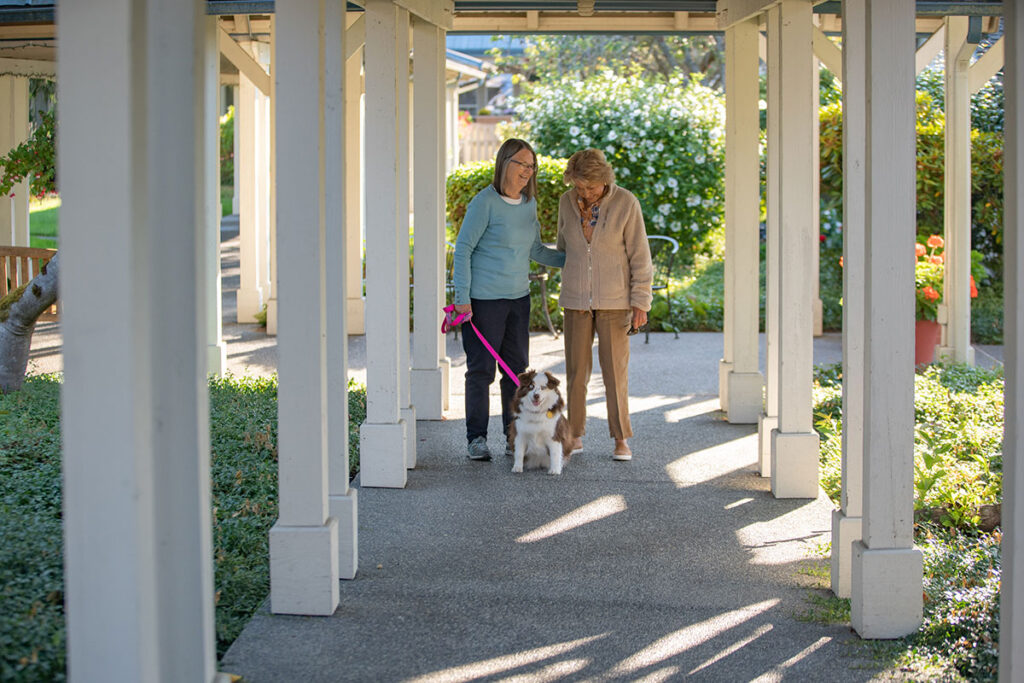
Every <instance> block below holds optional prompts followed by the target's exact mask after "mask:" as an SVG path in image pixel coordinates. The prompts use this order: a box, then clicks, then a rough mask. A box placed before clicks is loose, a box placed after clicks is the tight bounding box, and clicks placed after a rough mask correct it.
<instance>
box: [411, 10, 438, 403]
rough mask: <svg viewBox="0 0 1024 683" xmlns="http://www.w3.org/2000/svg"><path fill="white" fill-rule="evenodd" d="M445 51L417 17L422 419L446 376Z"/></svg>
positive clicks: (415, 397)
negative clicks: (443, 320)
mask: <svg viewBox="0 0 1024 683" xmlns="http://www.w3.org/2000/svg"><path fill="white" fill-rule="evenodd" d="M444 53H445V52H444V32H443V31H442V30H441V29H439V28H438V27H436V26H434V25H433V24H430V23H427V22H425V21H423V20H422V19H418V18H417V19H415V20H414V21H413V57H414V59H415V63H414V65H413V69H414V81H413V83H414V90H413V98H414V101H413V111H414V112H415V114H414V119H413V125H414V129H413V130H414V133H413V140H414V144H415V152H414V155H413V159H414V164H415V166H414V173H415V178H416V181H415V183H414V186H413V191H414V192H415V195H414V198H413V208H414V211H415V216H416V218H415V222H414V225H415V234H414V240H415V247H414V249H415V253H414V256H413V264H414V268H415V272H414V273H413V282H415V283H416V285H415V287H416V289H415V292H414V298H415V315H414V319H413V343H414V345H415V346H414V347H413V352H412V401H413V404H414V405H415V406H416V415H417V417H419V418H420V419H421V420H440V419H441V413H442V408H443V406H442V404H443V398H444V396H443V394H444V388H445V381H444V380H445V379H446V373H445V372H444V371H443V370H442V368H441V359H442V358H443V357H444V356H445V348H444V339H443V337H442V335H441V329H440V325H439V322H438V321H439V320H440V311H441V307H442V306H443V305H444V148H443V145H444V138H443V137H442V136H441V135H439V134H438V133H439V132H440V131H441V130H442V127H443V126H444V118H443V117H444V99H443V94H444Z"/></svg>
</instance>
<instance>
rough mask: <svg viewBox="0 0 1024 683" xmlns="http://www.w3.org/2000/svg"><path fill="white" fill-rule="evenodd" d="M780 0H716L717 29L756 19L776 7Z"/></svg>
mask: <svg viewBox="0 0 1024 683" xmlns="http://www.w3.org/2000/svg"><path fill="white" fill-rule="evenodd" d="M779 2H780V0H718V6H717V11H716V12H715V15H716V20H717V22H718V28H719V29H722V30H724V29H727V28H729V27H730V26H732V25H733V24H736V23H739V22H741V21H745V20H747V19H750V18H751V17H756V16H757V15H759V14H763V13H764V12H767V11H768V10H769V9H771V8H772V7H774V6H776V5H778V4H779Z"/></svg>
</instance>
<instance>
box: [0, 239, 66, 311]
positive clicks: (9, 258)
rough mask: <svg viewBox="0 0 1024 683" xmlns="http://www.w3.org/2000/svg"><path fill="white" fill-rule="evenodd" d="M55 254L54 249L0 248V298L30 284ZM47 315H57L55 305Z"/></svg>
mask: <svg viewBox="0 0 1024 683" xmlns="http://www.w3.org/2000/svg"><path fill="white" fill-rule="evenodd" d="M56 253H57V250H56V249H36V248H32V247H0V298H2V297H4V296H7V293H8V292H10V291H11V290H14V289H17V288H18V287H21V286H22V285H26V284H28V283H29V282H31V280H32V278H34V277H35V276H36V275H38V274H39V272H40V271H41V270H42V268H43V266H45V265H46V264H47V263H49V262H50V259H52V258H53V255H54V254H56ZM49 313H53V314H56V313H57V306H56V304H54V305H53V306H52V307H50V310H49Z"/></svg>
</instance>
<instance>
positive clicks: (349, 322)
mask: <svg viewBox="0 0 1024 683" xmlns="http://www.w3.org/2000/svg"><path fill="white" fill-rule="evenodd" d="M345 325H346V326H347V327H348V333H349V334H366V300H365V299H363V298H362V297H358V298H350V299H345Z"/></svg>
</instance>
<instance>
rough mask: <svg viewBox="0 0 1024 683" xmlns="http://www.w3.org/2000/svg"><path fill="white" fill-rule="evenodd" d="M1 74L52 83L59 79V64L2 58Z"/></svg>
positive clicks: (0, 58) (37, 60)
mask: <svg viewBox="0 0 1024 683" xmlns="http://www.w3.org/2000/svg"><path fill="white" fill-rule="evenodd" d="M0 74H3V75H5V76H24V77H26V78H40V79H44V80H48V81H52V80H54V79H55V78H57V64H56V62H48V61H44V60H41V59H9V58H7V57H0Z"/></svg>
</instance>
